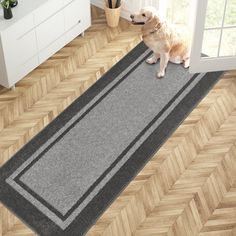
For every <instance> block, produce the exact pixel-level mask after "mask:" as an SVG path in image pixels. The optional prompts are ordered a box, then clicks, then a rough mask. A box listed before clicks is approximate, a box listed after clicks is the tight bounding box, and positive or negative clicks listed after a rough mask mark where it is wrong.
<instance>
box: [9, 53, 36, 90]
mask: <svg viewBox="0 0 236 236" xmlns="http://www.w3.org/2000/svg"><path fill="white" fill-rule="evenodd" d="M38 65H39V63H38V55H37V56H34V57H32V58H30V59H29V60H28V61H26V62H25V63H24V64H22V65H19V66H17V67H15V68H14V71H10V72H9V74H8V77H9V79H8V81H9V87H11V86H12V85H14V84H15V83H17V82H18V81H19V80H20V79H22V78H23V77H25V76H26V75H27V74H29V73H30V72H31V71H32V70H33V69H34V68H36V67H37V66H38Z"/></svg>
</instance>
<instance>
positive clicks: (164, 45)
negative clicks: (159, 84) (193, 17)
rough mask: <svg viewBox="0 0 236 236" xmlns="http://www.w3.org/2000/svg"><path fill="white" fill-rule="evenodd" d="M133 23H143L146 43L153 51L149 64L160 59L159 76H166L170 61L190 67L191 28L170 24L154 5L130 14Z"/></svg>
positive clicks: (143, 34) (143, 36) (143, 35)
mask: <svg viewBox="0 0 236 236" xmlns="http://www.w3.org/2000/svg"><path fill="white" fill-rule="evenodd" d="M130 18H131V20H132V23H133V24H135V25H136V24H142V25H143V26H142V29H141V30H142V38H143V41H144V43H145V44H146V45H147V46H148V47H149V48H150V49H151V50H152V51H153V56H152V57H151V58H148V59H147V60H146V62H147V63H148V64H155V63H156V62H157V61H158V59H160V70H159V71H158V73H157V77H158V78H162V77H164V76H165V70H166V67H167V64H168V62H169V61H170V62H172V63H175V64H181V63H183V65H184V67H185V68H188V67H189V63H190V53H191V52H190V51H191V34H190V30H188V29H187V27H186V26H184V25H180V24H179V25H177V24H176V25H170V24H167V23H166V22H165V21H164V20H162V19H161V18H160V16H159V14H158V11H157V10H156V9H155V8H153V7H145V8H142V9H141V10H140V11H139V12H136V13H134V14H131V15H130Z"/></svg>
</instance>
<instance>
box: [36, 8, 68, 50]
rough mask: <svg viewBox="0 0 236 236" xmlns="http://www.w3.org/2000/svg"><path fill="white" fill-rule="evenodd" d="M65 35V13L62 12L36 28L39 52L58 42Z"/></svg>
mask: <svg viewBox="0 0 236 236" xmlns="http://www.w3.org/2000/svg"><path fill="white" fill-rule="evenodd" d="M63 33H64V15H63V11H60V12H58V13H57V14H56V15H54V16H52V17H50V18H49V19H48V20H47V21H45V22H44V23H42V24H41V25H39V26H38V27H37V28H36V35H37V42H38V49H39V51H40V50H43V49H44V48H46V47H47V46H48V45H50V44H51V43H52V42H54V41H55V40H57V39H58V38H59V37H60V36H61V35H63Z"/></svg>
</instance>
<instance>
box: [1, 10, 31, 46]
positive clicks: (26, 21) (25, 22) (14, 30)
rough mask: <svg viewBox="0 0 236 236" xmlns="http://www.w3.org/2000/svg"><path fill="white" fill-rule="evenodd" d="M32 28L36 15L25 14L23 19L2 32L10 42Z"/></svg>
mask: <svg viewBox="0 0 236 236" xmlns="http://www.w3.org/2000/svg"><path fill="white" fill-rule="evenodd" d="M1 10H2V9H1ZM31 30H34V17H33V15H32V14H30V15H28V16H25V17H24V18H23V19H21V20H20V21H18V22H16V23H15V24H13V25H12V26H11V27H9V28H8V29H6V30H5V31H4V32H3V33H2V34H3V37H4V38H7V39H8V42H9V41H10V42H11V41H14V40H16V39H19V38H21V37H23V36H24V35H25V34H27V33H28V32H29V31H31Z"/></svg>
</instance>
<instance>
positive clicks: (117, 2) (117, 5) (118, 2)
mask: <svg viewBox="0 0 236 236" xmlns="http://www.w3.org/2000/svg"><path fill="white" fill-rule="evenodd" d="M120 2H121V0H117V1H116V8H118V7H119V6H120Z"/></svg>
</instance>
